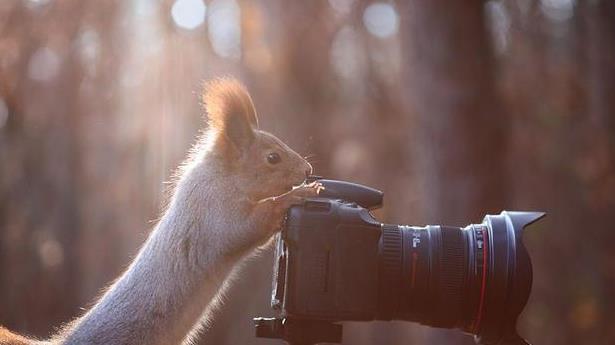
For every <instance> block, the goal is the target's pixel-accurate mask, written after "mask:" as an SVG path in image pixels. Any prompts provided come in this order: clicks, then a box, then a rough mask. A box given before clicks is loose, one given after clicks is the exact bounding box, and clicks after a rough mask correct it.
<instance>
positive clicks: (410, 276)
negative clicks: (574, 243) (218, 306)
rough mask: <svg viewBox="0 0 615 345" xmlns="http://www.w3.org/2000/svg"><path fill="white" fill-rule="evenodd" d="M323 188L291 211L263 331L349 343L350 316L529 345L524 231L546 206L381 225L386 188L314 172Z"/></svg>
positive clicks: (260, 323) (297, 339)
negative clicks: (454, 220) (447, 222)
mask: <svg viewBox="0 0 615 345" xmlns="http://www.w3.org/2000/svg"><path fill="white" fill-rule="evenodd" d="M310 179H311V180H312V181H314V180H318V181H319V182H320V183H321V184H322V185H323V186H324V187H325V189H324V190H323V191H322V192H321V193H320V194H319V195H318V197H315V198H309V199H307V200H305V201H304V202H303V203H302V204H301V205H296V206H293V207H291V208H290V209H289V210H288V213H287V216H286V219H285V221H284V225H283V228H282V231H281V232H280V234H279V235H278V238H277V240H276V250H275V255H274V259H275V262H274V274H273V289H272V295H271V305H272V308H274V309H275V310H277V311H278V312H279V317H278V318H271V319H267V318H256V319H254V320H255V326H256V335H257V336H259V337H268V338H281V339H284V340H286V341H288V342H289V343H293V344H316V343H320V342H334V343H335V342H341V339H342V322H343V321H371V320H405V321H412V322H418V323H420V324H423V325H428V326H432V327H440V328H457V329H460V330H462V331H464V332H466V333H469V334H472V335H474V336H475V339H476V341H477V343H479V344H494V345H495V344H499V345H504V344H510V345H512V344H528V343H527V342H526V341H525V340H524V339H523V338H521V337H520V336H519V335H518V333H517V330H516V323H517V318H518V316H519V314H520V313H521V311H522V310H523V308H524V306H525V304H526V302H527V299H528V297H529V293H530V290H531V285H532V267H531V262H530V258H529V255H528V252H527V250H526V248H525V246H524V244H523V241H522V235H523V229H524V227H526V226H527V225H529V224H531V223H533V222H535V221H537V220H539V219H540V218H542V217H543V216H544V213H542V212H510V211H503V212H502V213H500V214H499V215H487V216H485V218H484V219H483V221H482V223H480V224H471V225H468V226H466V227H452V226H442V225H428V226H424V227H419V226H407V225H396V224H383V223H381V222H379V221H378V220H376V219H375V218H374V217H373V216H372V214H371V213H370V210H374V209H376V208H379V207H381V206H382V201H383V193H382V192H380V191H378V190H376V189H373V188H370V187H367V186H362V185H359V184H355V183H350V182H346V181H337V180H328V179H322V178H319V177H311V178H310Z"/></svg>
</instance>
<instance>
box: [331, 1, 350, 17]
mask: <svg viewBox="0 0 615 345" xmlns="http://www.w3.org/2000/svg"><path fill="white" fill-rule="evenodd" d="M329 5H331V7H332V8H333V10H334V11H335V13H336V14H337V15H339V16H345V15H348V14H350V11H351V10H352V6H353V5H354V0H329Z"/></svg>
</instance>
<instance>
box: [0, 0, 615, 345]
mask: <svg viewBox="0 0 615 345" xmlns="http://www.w3.org/2000/svg"><path fill="white" fill-rule="evenodd" d="M614 18H615V6H614V3H613V2H612V1H607V0H596V1H576V0H541V1H534V0H525V1H504V0H490V1H486V2H482V1H476V0H474V1H445V0H429V1H420V0H412V1H383V2H373V1H366V0H329V1H292V2H291V1H285V0H274V1H264V0H258V1H248V0H244V1H235V0H212V1H210V0H207V1H205V2H204V1H202V0H177V1H172V0H152V1H147V0H131V1H118V0H116V1H81V0H2V1H0V324H2V325H5V326H7V327H9V328H11V329H14V330H16V331H19V332H24V333H28V334H31V335H37V336H47V335H49V334H50V333H51V332H52V329H53V327H55V326H58V325H60V324H61V323H62V322H65V321H67V320H69V319H70V318H72V317H74V316H76V315H77V314H79V313H80V312H81V311H80V307H84V306H87V305H88V303H90V302H91V301H93V299H94V298H95V296H96V295H97V294H98V292H99V291H100V289H101V288H102V287H103V286H105V285H106V284H107V283H108V282H109V281H110V280H112V279H113V278H114V277H115V276H116V275H118V274H119V273H120V272H121V271H122V269H123V268H124V267H126V265H127V264H128V262H129V260H130V258H131V257H132V256H133V255H134V254H135V253H136V251H137V248H138V247H139V245H140V244H141V243H142V241H143V240H144V238H145V237H146V235H147V233H148V230H149V229H150V228H151V227H152V222H153V221H154V220H155V219H156V218H157V216H158V213H159V211H160V209H161V205H162V203H163V199H164V195H163V190H164V188H165V185H164V181H168V180H169V179H170V176H171V174H172V172H173V169H174V167H175V166H177V164H178V163H179V162H180V161H181V160H182V159H183V157H184V154H185V153H186V151H187V149H188V148H189V146H190V145H191V143H193V142H194V139H195V136H196V135H197V133H198V130H199V128H200V127H201V126H202V124H203V121H202V119H201V109H200V105H199V93H200V85H201V83H202V81H203V80H206V79H208V78H211V77H215V76H223V75H232V76H236V77H238V78H240V79H241V80H243V81H244V82H245V84H246V85H247V87H248V88H249V89H250V90H251V92H252V95H253V98H254V102H255V104H256V107H257V109H258V111H259V115H260V123H261V127H262V128H263V129H266V130H268V131H271V132H273V133H274V134H276V135H278V136H279V137H281V138H282V139H283V140H285V141H286V142H288V143H289V144H290V145H291V146H292V147H293V148H295V149H296V150H298V151H299V152H300V153H302V154H304V155H308V154H310V155H314V158H313V159H312V160H313V161H316V163H315V167H316V172H317V173H319V174H322V175H326V176H329V177H333V178H340V179H347V180H352V181H356V182H360V183H364V184H367V185H371V186H374V187H377V188H380V189H382V190H383V191H384V192H385V193H386V198H385V204H386V205H385V207H384V209H383V210H382V211H379V212H378V213H377V216H378V217H379V218H380V219H382V220H383V221H386V222H400V223H407V224H416V225H421V224H426V223H431V224H434V223H445V224H450V225H465V224H467V223H470V222H479V221H480V220H481V218H482V216H483V215H484V214H485V212H496V211H499V210H500V209H502V208H508V209H520V210H527V209H530V210H543V211H547V212H548V214H549V215H548V218H547V219H546V220H544V221H543V222H540V223H539V224H537V225H536V226H535V227H533V228H532V229H531V231H530V232H528V236H527V243H528V246H529V248H530V252H531V255H532V257H533V260H534V264H535V265H534V268H535V282H534V289H533V293H532V296H531V298H530V301H529V303H528V307H527V309H526V312H525V313H524V315H523V317H522V319H521V322H520V324H521V330H522V333H523V334H524V335H526V336H527V337H528V338H529V339H530V340H532V341H533V342H534V343H535V344H541V345H560V344H613V343H615V328H614V327H613V319H614V317H615V303H614V299H613V296H614V295H615V291H614V289H613V286H615V251H614V250H613V248H615V247H614V246H613V241H614V240H615V229H614V225H613V224H615V216H614V214H615V213H614V212H615V94H614V92H615V56H614V54H615V45H614V42H615V19H614ZM204 212H205V211H204ZM271 264H272V259H271V255H265V256H263V257H261V258H259V259H257V260H254V262H253V263H251V264H250V265H249V266H248V268H247V269H246V270H245V273H244V275H243V276H242V277H241V279H238V281H237V282H236V283H235V284H234V285H233V287H232V288H231V290H230V292H229V294H228V297H227V303H225V305H224V307H223V308H222V309H221V310H220V311H219V312H218V315H217V317H216V318H215V322H214V323H213V325H212V326H211V328H210V330H209V331H208V332H207V334H206V335H205V336H204V337H203V343H204V344H205V343H208V344H275V343H276V342H273V341H267V340H256V339H254V338H253V332H252V324H251V318H252V317H253V316H257V315H272V312H271V311H270V309H269V306H268V303H269V288H270V274H271ZM345 337H346V344H359V345H360V344H366V345H367V344H404V345H407V344H472V343H473V342H472V341H471V339H470V338H468V337H465V336H459V332H457V331H436V330H432V329H430V328H426V327H421V326H417V325H411V324H408V323H401V322H400V323H393V324H386V323H374V324H352V325H349V326H348V327H347V332H346V334H345Z"/></svg>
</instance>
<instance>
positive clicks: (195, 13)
mask: <svg viewBox="0 0 615 345" xmlns="http://www.w3.org/2000/svg"><path fill="white" fill-rule="evenodd" d="M205 10H206V6H205V3H203V1H202V0H176V1H175V2H174V3H173V7H171V17H173V21H174V22H175V25H177V26H179V27H180V28H183V29H188V30H192V29H196V28H197V27H199V26H200V25H201V24H203V22H205Z"/></svg>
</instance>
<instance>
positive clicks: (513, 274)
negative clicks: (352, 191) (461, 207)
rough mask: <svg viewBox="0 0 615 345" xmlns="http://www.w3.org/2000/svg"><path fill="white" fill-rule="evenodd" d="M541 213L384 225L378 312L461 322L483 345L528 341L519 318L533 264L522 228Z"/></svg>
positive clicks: (445, 324) (453, 324)
mask: <svg viewBox="0 0 615 345" xmlns="http://www.w3.org/2000/svg"><path fill="white" fill-rule="evenodd" d="M542 216H544V214H543V213H537V212H506V211H505V212H502V213H501V214H500V215H488V216H486V217H485V219H484V220H483V223H481V224H472V225H468V226H466V227H465V228H458V227H447V226H439V225H429V226H426V227H415V226H404V225H383V226H382V236H381V240H380V248H379V250H380V251H379V260H380V262H379V265H380V269H379V299H380V303H379V306H380V308H379V315H378V317H379V318H380V319H383V320H391V319H396V320H407V321H414V322H419V323H421V324H424V325H429V326H433V327H442V328H459V329H462V330H464V331H465V332H468V333H471V334H474V335H476V336H477V340H479V342H481V343H483V344H504V343H520V344H523V342H520V341H522V340H521V338H519V337H518V336H517V335H516V334H517V333H516V320H517V317H518V315H519V313H520V312H521V311H522V309H523V307H524V306H525V304H526V302H527V298H528V296H529V292H530V289H531V283H532V270H531V263H530V260H529V256H528V254H527V251H526V249H525V247H524V245H523V243H522V241H521V237H522V236H521V234H522V230H523V228H524V227H525V226H526V225H528V224H530V223H532V222H534V221H536V220H538V219H540V218H541V217H542ZM507 339H508V340H510V339H513V340H514V342H507V341H508V340H507Z"/></svg>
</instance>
